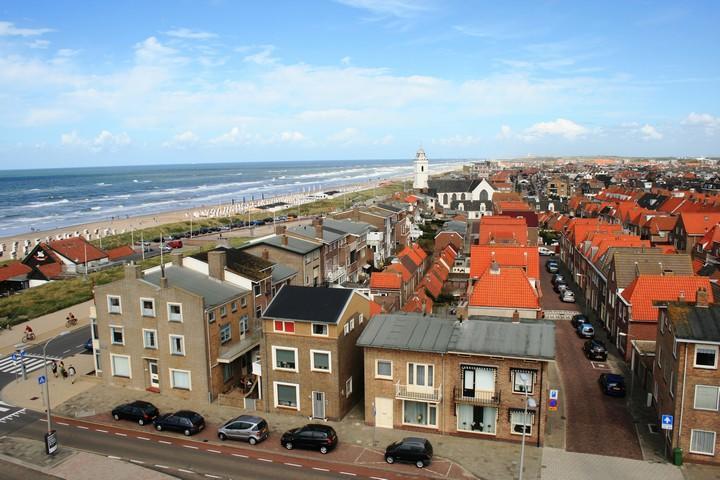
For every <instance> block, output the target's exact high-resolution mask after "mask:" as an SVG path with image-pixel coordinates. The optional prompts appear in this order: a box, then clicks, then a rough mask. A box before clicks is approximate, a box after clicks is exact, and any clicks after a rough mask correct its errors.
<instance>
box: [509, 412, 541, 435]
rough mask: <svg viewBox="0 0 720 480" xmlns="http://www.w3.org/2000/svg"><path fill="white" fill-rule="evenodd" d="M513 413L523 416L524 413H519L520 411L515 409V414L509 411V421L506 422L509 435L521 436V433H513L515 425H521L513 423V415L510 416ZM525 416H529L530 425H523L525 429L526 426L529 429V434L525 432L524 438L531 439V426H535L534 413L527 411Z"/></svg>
mask: <svg viewBox="0 0 720 480" xmlns="http://www.w3.org/2000/svg"><path fill="white" fill-rule="evenodd" d="M513 413H522V414H523V415H524V414H525V412H524V411H521V410H519V409H516V411H515V412H513V411H512V410H511V411H510V419H509V420H508V421H509V422H510V434H511V435H519V436H522V432H516V431H515V425H522V424H520V423H513V415H512V414H513ZM527 414H528V415H529V416H530V424H529V425H528V424H527V423H526V424H525V427H528V426H529V427H530V431H529V432H525V436H526V437H532V434H533V426H534V425H535V412H534V411H533V410H528V412H527Z"/></svg>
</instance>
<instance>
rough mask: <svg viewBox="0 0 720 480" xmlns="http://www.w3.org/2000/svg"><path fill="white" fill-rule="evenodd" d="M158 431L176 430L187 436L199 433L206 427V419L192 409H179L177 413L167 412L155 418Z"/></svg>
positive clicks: (154, 423) (154, 421)
mask: <svg viewBox="0 0 720 480" xmlns="http://www.w3.org/2000/svg"><path fill="white" fill-rule="evenodd" d="M153 425H155V429H156V430H157V431H161V430H174V431H176V432H182V433H184V434H185V435H186V436H188V437H189V436H190V435H192V434H194V433H198V432H199V431H200V430H202V429H203V428H205V419H204V418H203V417H202V415H200V414H199V413H197V412H193V411H192V410H179V411H177V412H175V413H166V414H164V415H161V416H159V417H157V418H156V419H155V420H153Z"/></svg>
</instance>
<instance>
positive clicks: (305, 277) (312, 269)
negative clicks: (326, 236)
mask: <svg viewBox="0 0 720 480" xmlns="http://www.w3.org/2000/svg"><path fill="white" fill-rule="evenodd" d="M284 228H285V227H284V226H283V227H282V229H284ZM279 231H280V232H281V233H280V234H276V235H272V236H269V237H264V238H259V239H257V240H255V241H253V242H251V243H250V244H249V245H247V246H244V247H242V250H244V251H246V252H248V253H251V254H253V255H255V256H258V257H261V258H263V259H265V260H268V261H271V262H274V263H276V264H279V265H285V266H286V267H288V268H291V269H293V270H294V271H296V272H297V275H295V276H294V277H293V278H292V279H291V281H290V284H291V285H300V286H318V285H321V284H322V283H323V279H322V278H323V277H322V271H321V266H322V259H321V255H320V254H321V250H322V243H320V242H316V241H311V240H309V239H302V238H296V237H293V236H290V235H287V234H286V233H282V232H284V230H279Z"/></svg>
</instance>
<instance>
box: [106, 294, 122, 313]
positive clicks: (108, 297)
mask: <svg viewBox="0 0 720 480" xmlns="http://www.w3.org/2000/svg"><path fill="white" fill-rule="evenodd" d="M110 299H117V301H118V306H117V310H113V306H112V304H111V303H110ZM107 307H108V313H111V314H113V315H120V314H122V297H121V296H120V295H108V296H107Z"/></svg>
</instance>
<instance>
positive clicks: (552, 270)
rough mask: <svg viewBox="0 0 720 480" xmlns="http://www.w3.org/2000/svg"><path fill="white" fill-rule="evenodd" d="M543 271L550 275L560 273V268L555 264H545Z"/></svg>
mask: <svg viewBox="0 0 720 480" xmlns="http://www.w3.org/2000/svg"><path fill="white" fill-rule="evenodd" d="M545 269H546V270H547V271H548V272H550V273H557V272H559V271H560V266H559V265H558V264H557V263H550V262H548V263H546V264H545Z"/></svg>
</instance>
